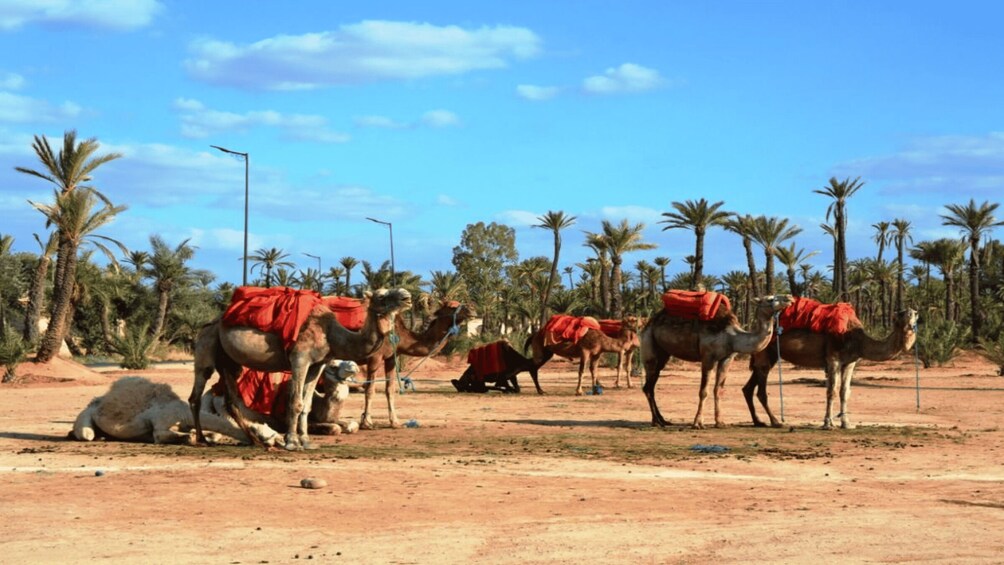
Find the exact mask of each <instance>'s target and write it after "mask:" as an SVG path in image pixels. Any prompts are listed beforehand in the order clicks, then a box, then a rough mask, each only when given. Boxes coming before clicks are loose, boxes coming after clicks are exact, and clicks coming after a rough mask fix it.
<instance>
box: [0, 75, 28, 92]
mask: <svg viewBox="0 0 1004 565" xmlns="http://www.w3.org/2000/svg"><path fill="white" fill-rule="evenodd" d="M24 84H25V80H24V77H23V76H21V75H19V74H17V73H4V72H0V89H3V90H20V89H21V88H23V87H24Z"/></svg>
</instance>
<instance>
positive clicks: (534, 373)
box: [530, 349, 554, 394]
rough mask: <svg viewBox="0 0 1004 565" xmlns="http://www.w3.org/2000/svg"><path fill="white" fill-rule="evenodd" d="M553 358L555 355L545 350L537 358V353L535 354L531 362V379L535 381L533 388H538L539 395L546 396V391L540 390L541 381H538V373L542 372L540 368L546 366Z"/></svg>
mask: <svg viewBox="0 0 1004 565" xmlns="http://www.w3.org/2000/svg"><path fill="white" fill-rule="evenodd" d="M553 356H554V353H551V352H550V351H548V350H546V349H545V350H544V351H542V352H541V353H540V356H539V357H538V356H537V353H536V352H534V356H533V359H531V360H530V378H532V379H533V386H535V387H537V394H544V389H542V388H540V381H539V380H537V377H538V371H540V368H541V367H543V366H544V363H547V362H548V361H550V360H551V357H553ZM538 359H539V360H538Z"/></svg>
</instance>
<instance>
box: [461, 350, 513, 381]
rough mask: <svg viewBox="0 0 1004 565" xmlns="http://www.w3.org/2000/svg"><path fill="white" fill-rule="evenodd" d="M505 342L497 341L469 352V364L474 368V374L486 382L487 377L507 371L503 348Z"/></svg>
mask: <svg viewBox="0 0 1004 565" xmlns="http://www.w3.org/2000/svg"><path fill="white" fill-rule="evenodd" d="M505 345H506V342H505V341H496V342H494V343H489V344H486V345H482V346H481V347H475V348H474V349H472V350H470V351H468V352H467V363H468V364H469V365H470V366H471V367H474V373H475V374H476V375H477V376H478V378H480V379H481V380H484V378H485V375H493V374H495V373H501V372H502V371H505V370H506V363H505V358H504V357H503V347H504V346H505Z"/></svg>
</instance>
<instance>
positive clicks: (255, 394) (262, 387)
mask: <svg viewBox="0 0 1004 565" xmlns="http://www.w3.org/2000/svg"><path fill="white" fill-rule="evenodd" d="M291 377H292V374H291V373H290V372H289V371H283V372H279V373H267V372H264V371H254V370H252V369H247V368H245V369H244V372H243V373H241V376H240V377H238V378H237V390H239V391H240V393H241V398H242V399H243V400H244V405H245V406H247V407H248V408H250V409H251V410H254V411H255V412H258V413H259V414H264V415H266V416H276V417H282V416H284V415H285V414H286V406H287V405H288V404H289V380H290V378H291ZM210 390H211V391H212V393H213V394H214V395H216V396H223V395H224V394H225V393H226V385H225V384H224V383H223V381H222V380H218V381H216V382H215V383H213V386H212V388H211V389H210Z"/></svg>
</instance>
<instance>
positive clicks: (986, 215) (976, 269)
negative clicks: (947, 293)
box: [941, 198, 1004, 342]
mask: <svg viewBox="0 0 1004 565" xmlns="http://www.w3.org/2000/svg"><path fill="white" fill-rule="evenodd" d="M998 206H999V204H998V203H996V202H994V203H993V204H991V203H990V202H989V201H984V202H983V204H980V205H979V206H977V205H976V201H974V200H973V199H972V198H970V199H969V204H965V205H963V204H949V205H947V206H945V208H947V209H948V214H947V215H946V214H942V215H941V219H942V220H943V221H942V222H941V224H942V225H945V226H955V227H957V228H960V230H961V231H962V234H963V236H965V237H966V238H968V239H969V303H970V317H971V324H972V328H973V331H972V339H973V341H974V342H978V341H979V338H980V336H981V334H980V329H981V328H980V326H981V324H982V317H981V316H980V304H979V302H980V300H979V297H980V239H982V238H983V235H984V234H987V233H990V230H992V229H993V228H995V227H997V226H1001V225H1004V221H998V220H997V218H996V217H994V210H996V209H997V207H998Z"/></svg>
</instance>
